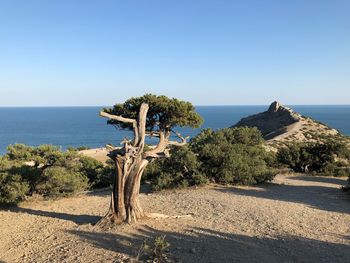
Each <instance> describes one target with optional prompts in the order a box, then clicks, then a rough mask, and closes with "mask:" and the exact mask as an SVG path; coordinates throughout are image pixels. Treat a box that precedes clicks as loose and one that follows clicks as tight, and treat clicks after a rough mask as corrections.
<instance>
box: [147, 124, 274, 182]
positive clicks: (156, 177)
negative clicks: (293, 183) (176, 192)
mask: <svg viewBox="0 0 350 263" xmlns="http://www.w3.org/2000/svg"><path fill="white" fill-rule="evenodd" d="M263 142H264V140H263V138H262V136H261V133H260V132H259V131H258V130H257V129H256V128H246V127H242V128H227V129H221V130H218V131H213V130H211V129H206V130H203V131H202V132H201V133H200V134H198V135H197V136H196V137H194V138H193V139H192V140H191V142H190V143H189V145H188V147H183V148H177V149H174V151H173V152H172V156H171V157H170V158H169V159H163V160H157V161H156V162H154V163H152V164H151V165H149V168H148V169H147V171H146V177H145V179H146V180H150V181H151V183H152V186H153V187H154V188H155V189H163V188H173V187H178V186H182V187H183V186H192V185H200V184H205V183H207V182H209V181H211V182H215V183H221V184H241V185H250V184H257V183H262V182H266V181H270V180H272V179H273V178H274V176H275V175H276V169H275V168H274V167H273V166H274V159H275V157H274V154H273V153H269V152H267V151H266V150H265V148H264V147H263Z"/></svg>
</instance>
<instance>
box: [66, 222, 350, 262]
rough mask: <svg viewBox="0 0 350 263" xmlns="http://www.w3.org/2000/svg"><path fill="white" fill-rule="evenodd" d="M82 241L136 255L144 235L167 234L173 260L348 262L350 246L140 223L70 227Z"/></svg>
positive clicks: (71, 231) (288, 237)
mask: <svg viewBox="0 0 350 263" xmlns="http://www.w3.org/2000/svg"><path fill="white" fill-rule="evenodd" d="M68 232H69V233H70V234H74V235H77V236H79V237H80V238H81V239H82V240H83V241H84V242H87V243H89V244H92V245H94V246H95V247H97V248H102V249H106V250H110V251H114V252H117V253H122V254H126V255H128V256H130V257H135V256H136V255H137V253H138V250H139V248H140V246H141V245H142V243H143V241H144V240H145V239H147V238H151V237H156V236H160V235H166V241H167V242H169V243H170V254H169V256H170V258H171V259H173V260H175V261H176V262H196V263H197V262H348V259H349V258H350V245H346V244H336V243H331V242H324V241H319V240H313V239H306V238H301V237H296V236H280V237H277V238H264V237H251V236H245V235H238V234H231V233H224V232H219V231H214V230H211V229H204V228H193V229H187V230H185V231H184V233H176V232H169V231H159V230H157V229H154V228H151V227H148V226H143V227H142V228H140V229H138V230H137V232H136V233H135V234H129V235H127V234H122V233H99V232H87V231H79V230H70V231H68Z"/></svg>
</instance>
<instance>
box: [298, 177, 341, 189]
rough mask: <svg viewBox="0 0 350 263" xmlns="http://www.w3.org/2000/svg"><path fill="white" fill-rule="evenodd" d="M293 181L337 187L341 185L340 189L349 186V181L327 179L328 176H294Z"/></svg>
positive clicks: (333, 178)
mask: <svg viewBox="0 0 350 263" xmlns="http://www.w3.org/2000/svg"><path fill="white" fill-rule="evenodd" d="M292 179H293V180H299V181H307V182H318V183H327V184H335V185H339V187H341V186H345V185H346V184H347V181H346V180H344V179H342V178H335V177H326V176H322V177H321V176H311V175H299V176H293V177H292ZM346 179H347V178H346Z"/></svg>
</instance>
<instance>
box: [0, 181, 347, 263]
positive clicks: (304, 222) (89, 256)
mask: <svg viewBox="0 0 350 263" xmlns="http://www.w3.org/2000/svg"><path fill="white" fill-rule="evenodd" d="M343 184H345V179H344V178H333V177H307V176H300V175H298V176H296V175H279V176H278V177H276V179H275V180H274V182H273V183H271V184H266V185H263V186H258V187H223V186H215V185H212V186H207V187H200V188H192V189H183V190H176V191H163V192H160V193H152V194H142V196H141V202H142V204H143V207H144V208H145V210H146V211H149V212H154V213H163V214H167V215H185V214H186V215H187V214H190V215H192V217H191V218H180V219H173V218H167V219H166V218H163V219H147V220H144V221H142V222H139V223H138V224H137V225H133V226H130V225H125V226H119V227H117V228H115V229H109V230H101V229H96V228H95V227H94V226H93V223H95V222H97V221H98V220H99V218H100V217H101V216H103V215H104V213H105V212H107V208H108V205H109V192H108V191H106V192H95V193H88V194H82V195H79V196H76V197H71V198H65V199H60V200H54V201H36V202H33V201H31V202H26V203H23V204H21V205H20V207H17V208H11V209H8V210H0V233H1V235H0V261H2V262H125V261H126V260H127V259H128V258H130V257H134V256H135V255H136V254H137V251H138V249H139V247H140V245H141V244H142V242H143V240H144V239H145V238H147V237H155V236H159V235H162V234H165V235H166V240H167V241H168V242H169V243H170V244H171V246H170V252H169V254H170V258H171V259H173V260H174V261H175V262H196V263H198V262H350V196H349V195H346V194H345V193H343V192H341V191H340V190H339V188H340V186H341V185H343Z"/></svg>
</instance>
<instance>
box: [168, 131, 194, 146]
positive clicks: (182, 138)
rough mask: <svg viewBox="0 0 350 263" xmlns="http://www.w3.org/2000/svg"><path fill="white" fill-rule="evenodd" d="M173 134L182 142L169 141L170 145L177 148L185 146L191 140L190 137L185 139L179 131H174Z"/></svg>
mask: <svg viewBox="0 0 350 263" xmlns="http://www.w3.org/2000/svg"><path fill="white" fill-rule="evenodd" d="M172 132H173V133H175V134H176V136H177V137H178V138H179V139H180V140H181V142H178V141H169V142H168V144H169V145H175V146H183V145H185V144H186V143H187V140H188V139H189V138H190V137H189V136H187V137H183V136H181V134H180V133H179V132H177V131H172Z"/></svg>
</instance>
